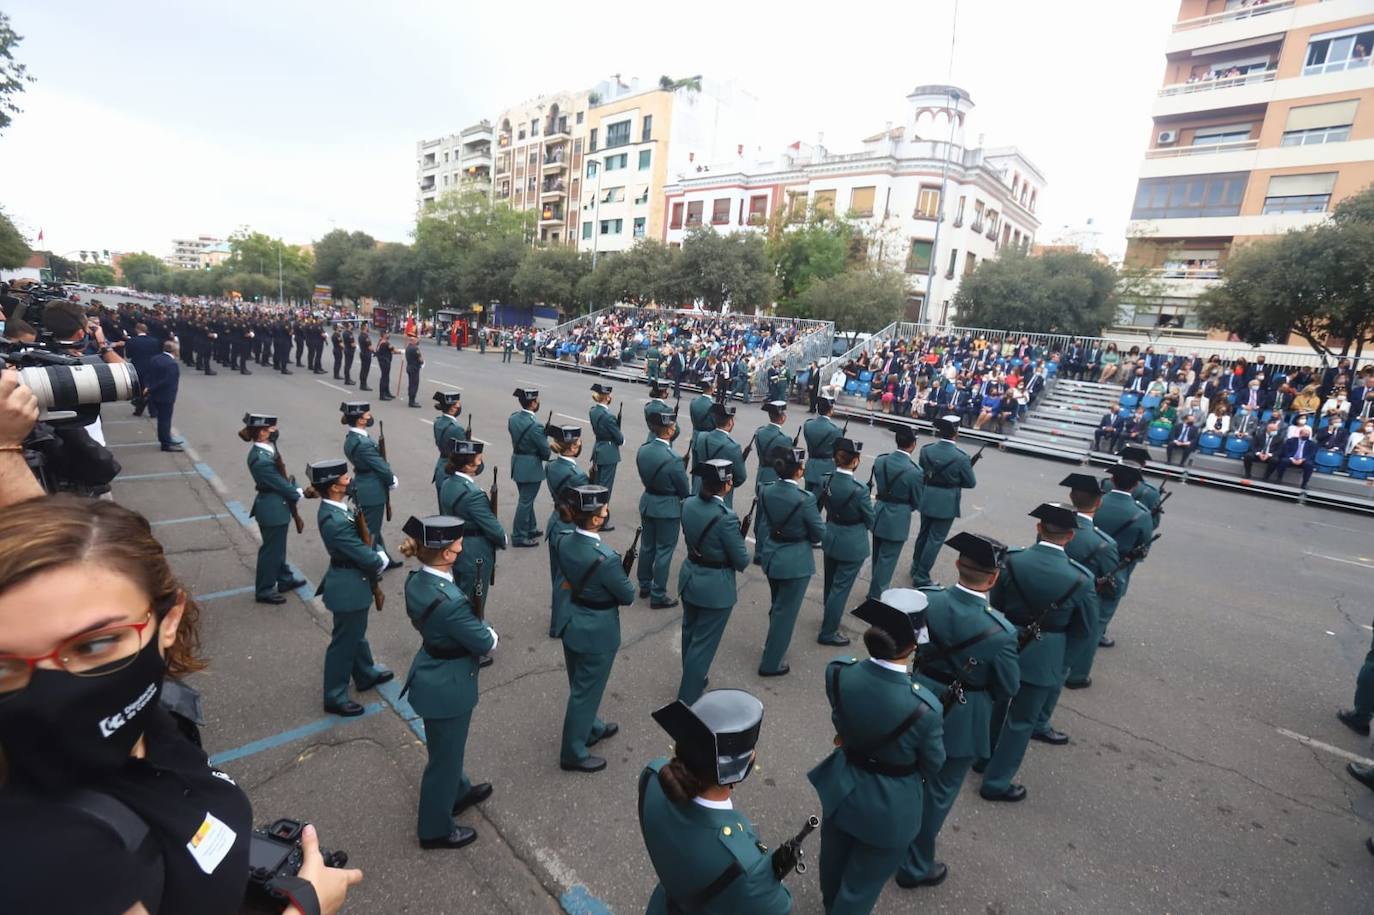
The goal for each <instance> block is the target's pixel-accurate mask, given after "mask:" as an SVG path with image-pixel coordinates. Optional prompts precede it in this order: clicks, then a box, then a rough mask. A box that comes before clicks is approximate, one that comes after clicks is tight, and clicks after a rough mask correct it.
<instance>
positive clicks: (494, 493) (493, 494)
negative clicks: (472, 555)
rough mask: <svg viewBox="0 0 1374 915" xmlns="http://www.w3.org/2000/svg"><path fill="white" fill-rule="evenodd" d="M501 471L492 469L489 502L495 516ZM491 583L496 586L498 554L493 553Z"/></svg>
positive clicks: (497, 468) (488, 493)
mask: <svg viewBox="0 0 1374 915" xmlns="http://www.w3.org/2000/svg"><path fill="white" fill-rule="evenodd" d="M500 469H501V468H499V467H493V468H492V470H491V488H490V489H488V490H487V501H488V502H490V503H491V513H492V514H493V515H495V514H496V503H497V502H498V501H499V500H500V498H501V493H500V492H499V491H498V490H497V488H496V484H497V483H498V482H500V480H501V474H500V473H498V471H499V470H500ZM478 561H479V562H480V561H481V560H478ZM491 583H492V584H496V554H495V553H492V554H491Z"/></svg>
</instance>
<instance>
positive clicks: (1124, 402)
mask: <svg viewBox="0 0 1374 915" xmlns="http://www.w3.org/2000/svg"><path fill="white" fill-rule="evenodd" d="M1138 403H1140V395H1139V394H1136V393H1135V392H1134V391H1122V392H1121V406H1123V407H1125V408H1126V409H1127V410H1134V409H1135V405H1136V404H1138Z"/></svg>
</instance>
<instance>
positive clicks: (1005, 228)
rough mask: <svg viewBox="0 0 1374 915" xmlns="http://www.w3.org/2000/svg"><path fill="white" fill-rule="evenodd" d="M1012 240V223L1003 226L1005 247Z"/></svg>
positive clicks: (1003, 243) (1003, 244)
mask: <svg viewBox="0 0 1374 915" xmlns="http://www.w3.org/2000/svg"><path fill="white" fill-rule="evenodd" d="M1010 241H1011V223H1005V224H1004V225H1003V226H1002V246H1003V247H1005V246H1006V245H1007V243H1008V242H1010Z"/></svg>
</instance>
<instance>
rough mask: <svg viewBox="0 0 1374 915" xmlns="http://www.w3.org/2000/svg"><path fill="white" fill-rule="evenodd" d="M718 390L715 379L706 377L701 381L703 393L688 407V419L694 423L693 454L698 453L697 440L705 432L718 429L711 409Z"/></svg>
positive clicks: (693, 399) (694, 398)
mask: <svg viewBox="0 0 1374 915" xmlns="http://www.w3.org/2000/svg"><path fill="white" fill-rule="evenodd" d="M715 390H716V383H715V379H714V378H712V377H711V376H709V375H708V376H706V377H704V378H702V379H701V393H700V394H698V395H697V396H696V397H693V398H692V402H691V403H690V404H688V405H687V417H688V419H690V420H691V422H692V441H691V446H692V450H693V452H695V451H696V447H697V438H698V437H699V436H700V435H701V434H702V433H703V432H710V431H711V430H712V429H715V428H717V425H716V421H715V415H714V414H713V413H712V412H711V408H712V407H713V406H715V403H716V399H715V397H714V396H712V395H713V394H714V393H715Z"/></svg>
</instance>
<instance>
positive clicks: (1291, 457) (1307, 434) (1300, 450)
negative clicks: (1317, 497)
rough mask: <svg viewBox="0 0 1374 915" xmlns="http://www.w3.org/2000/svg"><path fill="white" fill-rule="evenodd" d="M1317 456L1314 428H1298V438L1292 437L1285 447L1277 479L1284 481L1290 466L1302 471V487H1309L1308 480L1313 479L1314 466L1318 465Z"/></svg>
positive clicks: (1276, 475)
mask: <svg viewBox="0 0 1374 915" xmlns="http://www.w3.org/2000/svg"><path fill="white" fill-rule="evenodd" d="M1316 456H1317V448H1316V443H1314V442H1313V441H1312V430H1311V429H1309V428H1307V427H1306V426H1303V427H1301V428H1300V429H1299V430H1298V435H1297V437H1296V438H1290V439H1289V440H1288V443H1287V444H1286V445H1285V446H1284V449H1283V458H1282V460H1280V461H1279V469H1278V473H1276V474H1275V479H1276V480H1277V481H1278V482H1279V483H1282V482H1283V475H1284V474H1285V473H1287V472H1288V470H1289V469H1290V468H1297V469H1298V471H1300V472H1301V473H1302V488H1303V489H1306V488H1307V481H1308V480H1310V479H1312V468H1314V467H1315V466H1316V461H1315V460H1314V458H1316Z"/></svg>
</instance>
